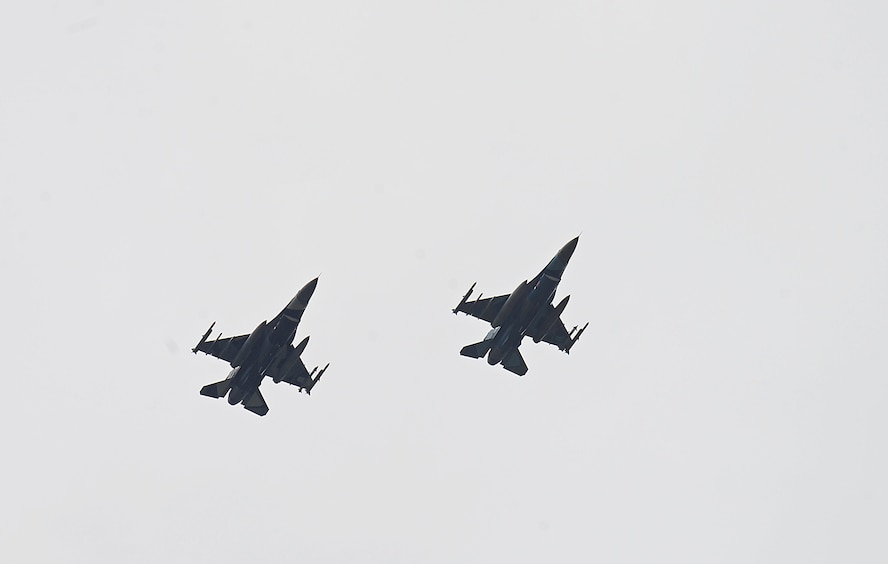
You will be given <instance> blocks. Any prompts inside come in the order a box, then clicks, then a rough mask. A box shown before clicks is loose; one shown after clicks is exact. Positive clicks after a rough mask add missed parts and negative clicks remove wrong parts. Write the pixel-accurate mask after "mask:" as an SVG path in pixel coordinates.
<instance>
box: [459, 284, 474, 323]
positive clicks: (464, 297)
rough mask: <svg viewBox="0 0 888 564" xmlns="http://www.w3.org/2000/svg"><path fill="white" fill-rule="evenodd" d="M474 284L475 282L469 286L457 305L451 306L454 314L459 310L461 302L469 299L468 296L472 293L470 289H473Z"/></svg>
mask: <svg viewBox="0 0 888 564" xmlns="http://www.w3.org/2000/svg"><path fill="white" fill-rule="evenodd" d="M475 284H477V282H475V283H474V284H472V286H471V287H470V288H469V291H468V292H466V295H465V296H463V297H462V299H461V300H460V301H459V304H457V306H456V307H455V308H453V313H454V315H456V313H457V312H459V308H461V307H462V306H463V304H465V303H466V300H467V299H469V296H471V295H472V290H474V289H475Z"/></svg>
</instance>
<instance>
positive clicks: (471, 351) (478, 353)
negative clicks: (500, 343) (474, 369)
mask: <svg viewBox="0 0 888 564" xmlns="http://www.w3.org/2000/svg"><path fill="white" fill-rule="evenodd" d="M491 344H492V341H491V340H488V339H485V340H483V341H481V342H480V343H474V344H471V345H466V346H464V347H463V348H462V350H460V351H459V354H461V355H463V356H467V357H469V358H481V357H482V356H484V355H486V354H487V353H488V351H490V345H491Z"/></svg>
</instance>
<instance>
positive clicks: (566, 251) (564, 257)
mask: <svg viewBox="0 0 888 564" xmlns="http://www.w3.org/2000/svg"><path fill="white" fill-rule="evenodd" d="M579 241H580V237H579V235H577V236H576V237H574V238H573V239H571V240H570V242H568V243H567V244H566V245H564V246H563V247H561V250H560V251H558V258H559V259H561V261H562V262H564V263H565V264H567V261H569V260H570V257H572V256H573V254H574V251H575V250H576V248H577V243H578V242H579Z"/></svg>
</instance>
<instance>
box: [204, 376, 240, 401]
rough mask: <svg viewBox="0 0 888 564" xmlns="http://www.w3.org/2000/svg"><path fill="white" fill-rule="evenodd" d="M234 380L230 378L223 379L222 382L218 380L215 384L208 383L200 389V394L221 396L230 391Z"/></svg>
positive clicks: (214, 396)
mask: <svg viewBox="0 0 888 564" xmlns="http://www.w3.org/2000/svg"><path fill="white" fill-rule="evenodd" d="M233 382H234V380H233V379H231V378H228V379H225V380H222V381H221V382H216V383H215V384H207V385H206V386H204V387H203V388H201V389H200V395H202V396H207V397H209V398H221V397H223V396H224V395H225V394H227V393H228V390H230V389H231V384H232V383H233Z"/></svg>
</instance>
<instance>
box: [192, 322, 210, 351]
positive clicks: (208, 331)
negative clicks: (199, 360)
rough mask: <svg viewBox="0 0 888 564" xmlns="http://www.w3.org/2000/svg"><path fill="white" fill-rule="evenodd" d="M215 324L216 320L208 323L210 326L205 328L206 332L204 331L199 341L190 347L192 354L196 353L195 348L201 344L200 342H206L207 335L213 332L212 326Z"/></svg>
mask: <svg viewBox="0 0 888 564" xmlns="http://www.w3.org/2000/svg"><path fill="white" fill-rule="evenodd" d="M215 325H216V322H215V321H214V322H213V323H211V324H210V328H209V329H207V332H206V333H204V336H203V337H201V338H200V342H199V343H197V345H196V346H195V347H194V348H193V349H191V352H193V353H194V354H197V350H198V349H199V348H200V346H201V345H202V344H204V343H206V342H207V337H209V336H210V333H212V332H213V327H214V326H215Z"/></svg>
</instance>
